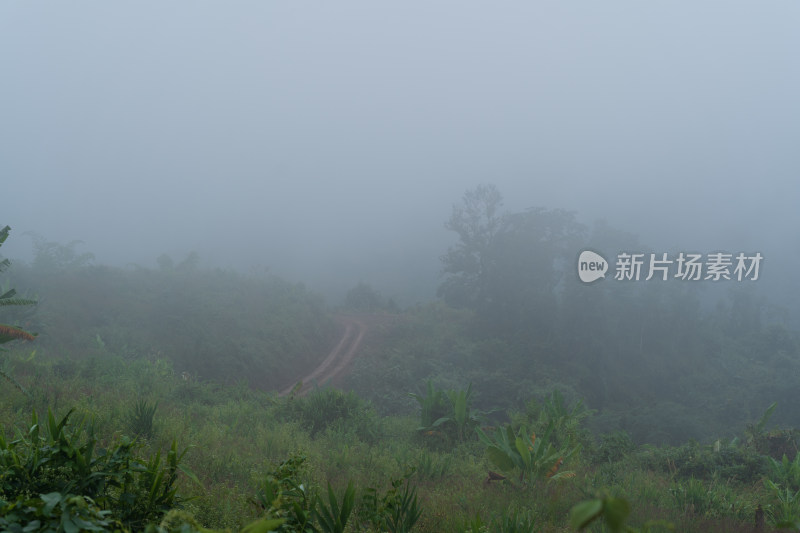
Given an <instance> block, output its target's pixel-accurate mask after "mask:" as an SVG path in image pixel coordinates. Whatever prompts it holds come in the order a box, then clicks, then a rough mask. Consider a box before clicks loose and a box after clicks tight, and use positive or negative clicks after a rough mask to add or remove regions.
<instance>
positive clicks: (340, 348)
mask: <svg viewBox="0 0 800 533" xmlns="http://www.w3.org/2000/svg"><path fill="white" fill-rule="evenodd" d="M336 320H337V321H339V322H340V323H341V324H343V325H344V332H343V333H342V338H341V339H340V340H339V342H338V344H336V346H335V347H334V348H333V350H331V352H330V353H329V354H328V356H327V357H325V359H324V360H323V361H322V362H321V363H320V364H319V366H317V368H315V369H314V370H312V371H311V373H309V374H308V375H306V376H304V377H303V378H302V379H300V380H299V382H300V387H299V388H298V389H297V390H296V391H295V395H296V396H303V395H305V394H306V393H307V392H308V391H310V390H311V389H312V388H314V386H315V384H317V383H324V382H326V381H329V380H331V379H333V378H335V377H336V376H338V375H339V374H341V373H342V371H343V370H344V369H345V368H346V367H347V365H348V364H350V362H351V361H352V360H353V357H355V355H356V352H358V348H359V347H360V346H361V341H362V340H364V334H365V333H366V332H367V326H366V325H365V324H364V322H363V321H361V320H360V319H358V318H355V317H351V316H338V317H336ZM297 386H298V383H297V382H295V384H293V385H290V386H288V387H286V388H285V389H283V390H282V391H280V392H279V393H278V396H287V395H288V394H290V393H291V392H292V391H293V390H294V389H295V387H297Z"/></svg>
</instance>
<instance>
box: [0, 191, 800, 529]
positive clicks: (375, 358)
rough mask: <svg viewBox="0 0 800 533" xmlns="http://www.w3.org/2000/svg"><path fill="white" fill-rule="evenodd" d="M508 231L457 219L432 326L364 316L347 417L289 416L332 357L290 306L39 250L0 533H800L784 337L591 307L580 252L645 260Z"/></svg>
mask: <svg viewBox="0 0 800 533" xmlns="http://www.w3.org/2000/svg"><path fill="white" fill-rule="evenodd" d="M501 206H502V198H501V197H500V195H499V192H498V191H497V190H496V189H494V188H492V187H481V188H478V189H476V190H475V191H472V192H469V193H468V194H467V195H466V196H465V198H464V203H463V205H461V206H456V208H455V209H454V212H453V215H452V217H451V219H450V220H449V222H448V227H449V228H450V229H452V230H454V231H455V232H456V233H457V234H458V237H459V242H458V243H457V245H456V246H455V247H453V248H452V249H451V250H450V251H449V252H447V254H446V255H445V256H444V258H443V261H444V267H445V274H446V275H447V277H446V279H445V281H444V283H443V284H442V287H441V295H442V297H443V301H440V302H435V303H430V304H426V305H418V306H416V307H415V308H412V309H407V310H405V311H403V312H400V311H399V310H398V309H397V308H396V307H395V306H394V305H393V304H391V302H390V301H389V300H386V299H384V298H383V297H382V296H381V295H380V293H379V292H378V291H376V290H375V289H373V288H372V287H370V286H369V285H366V284H359V285H358V286H356V287H355V288H354V289H352V290H351V291H350V292H349V293H348V295H347V301H346V309H347V310H348V311H357V312H359V313H361V315H360V317H363V318H364V321H365V323H369V324H370V327H369V328H368V332H367V335H366V340H365V341H364V343H363V345H362V348H361V350H360V353H359V357H358V358H356V360H355V361H354V363H353V364H352V367H351V368H350V369H349V372H348V374H349V375H348V378H347V380H346V382H345V384H344V385H345V386H344V389H345V390H339V389H336V388H331V387H325V388H317V389H314V390H312V391H311V392H310V393H308V394H307V395H304V396H302V395H299V393H297V391H295V393H292V394H290V395H288V396H286V397H279V396H277V395H276V393H275V391H277V390H284V389H285V388H286V386H287V385H288V384H291V383H296V382H297V378H298V376H302V375H304V374H305V373H306V372H307V371H308V369H310V368H313V367H314V366H316V365H317V364H319V362H320V361H321V360H322V359H323V358H324V357H325V355H327V353H328V351H329V350H330V348H331V347H332V346H333V345H335V344H336V342H337V340H338V338H339V333H340V332H339V331H337V327H336V323H337V321H336V320H334V318H335V317H333V316H331V314H330V311H329V310H327V309H326V307H325V306H324V305H323V302H322V301H321V299H320V298H319V297H318V296H316V295H315V294H313V293H312V292H310V291H309V290H307V289H306V288H305V287H303V286H302V285H298V284H290V283H287V282H285V281H283V280H281V279H279V278H276V277H274V276H261V275H258V276H242V275H239V274H234V273H231V272H226V271H221V270H204V269H201V268H200V267H199V266H198V258H197V256H196V255H194V254H190V255H189V256H188V257H187V258H186V259H185V260H183V261H180V262H177V264H176V262H174V261H173V260H172V259H171V258H169V257H167V256H162V257H161V258H159V260H158V264H159V268H158V269H156V270H150V269H146V268H140V267H135V268H126V269H120V268H111V267H101V266H96V265H93V264H92V258H91V255H90V254H81V253H78V252H76V251H75V246H76V244H75V243H71V244H70V245H67V246H61V245H57V244H55V243H47V242H46V241H44V240H43V239H37V240H36V241H35V243H34V248H35V250H36V257H35V260H34V261H33V262H32V263H31V264H30V265H18V266H16V268H15V269H14V271H13V274H14V277H13V278H9V279H8V280H2V281H3V286H4V289H3V290H2V291H0V293H2V294H0V304H1V305H2V306H3V311H4V312H8V316H9V317H10V320H9V324H15V325H13V326H12V325H6V324H3V325H0V333H1V334H2V335H4V336H3V337H0V343H4V344H7V345H8V346H9V347H10V349H9V350H8V351H6V352H4V353H3V362H2V363H3V366H2V367H1V370H2V376H3V377H5V378H6V380H8V381H10V382H11V383H13V384H14V385H15V386H14V387H2V388H0V529H2V530H9V531H23V530H24V531H78V530H95V531H151V532H172V531H186V532H190V531H208V530H223V531H224V530H228V531H247V532H253V533H255V532H266V531H292V532H343V533H344V532H362V531H363V532H384V531H392V532H395V531H397V532H400V531H403V532H405V531H421V532H422V531H428V532H437V533H438V532H460V531H473V532H484V531H491V532H494V531H500V532H512V531H526V532H530V531H537V532H538V531H542V532H563V531H570V530H591V531H604V530H607V531H612V532H615V531H627V532H644V531H666V530H674V531H685V532H694V531H696V532H714V531H720V532H722V531H724V532H736V531H750V530H751V529H752V528H753V527H756V528H761V529H762V530H765V531H766V528H767V527H770V526H772V527H786V528H794V529H796V530H797V529H800V496H799V495H800V453H798V449H800V447H799V446H798V436H800V434H799V433H798V430H796V429H793V428H794V427H798V426H800V419H798V416H800V412H798V411H797V408H796V403H795V402H793V401H792V400H794V398H795V392H794V391H795V388H796V376H797V375H798V373H800V357H799V356H800V352H799V351H798V346H800V343H799V342H798V340H799V339H798V335H797V333H796V332H794V331H791V330H789V329H787V328H786V327H785V326H784V325H783V324H781V323H776V322H770V321H768V320H767V319H766V316H765V315H764V312H763V309H764V304H763V302H760V301H759V300H758V299H757V298H755V297H754V296H753V295H752V294H751V293H748V292H747V291H742V290H737V291H732V292H731V293H730V294H729V295H727V296H726V298H728V300H723V301H722V303H720V304H719V305H716V306H709V305H702V306H701V305H700V303H701V302H700V301H699V300H698V297H697V296H696V295H695V294H693V293H692V292H691V291H688V290H686V289H685V285H675V286H673V285H670V287H669V290H666V289H665V287H664V286H661V285H646V284H641V285H639V286H636V287H634V286H631V285H624V284H617V285H613V284H605V285H592V286H590V287H587V286H579V285H577V284H576V282H575V280H573V279H571V278H569V277H568V276H565V266H564V265H566V264H568V263H569V261H572V259H573V258H572V257H571V255H570V254H571V253H572V252H573V251H574V250H575V249H577V248H579V247H584V246H585V247H595V248H598V249H601V248H604V247H610V248H611V249H617V248H620V249H631V247H632V246H638V244H637V243H636V242H635V239H634V238H633V237H631V236H629V235H625V234H622V233H620V232H616V231H614V230H612V229H610V228H607V227H605V226H603V225H602V224H599V225H597V226H596V227H594V228H592V229H591V230H589V229H588V228H583V227H581V226H580V225H578V224H577V223H576V222H575V219H574V217H573V215H572V214H570V213H566V212H563V211H558V210H555V211H548V210H541V209H531V210H526V211H524V212H521V213H502V212H501V211H500V208H501ZM7 236H8V228H6V229H5V230H3V233H0V244H2V242H3V241H4V240H5V238H6V237H7ZM7 266H8V261H7V260H4V261H3V262H2V263H0V270H3V271H4V270H5V269H6V267H7ZM11 284H13V285H14V286H16V287H28V288H34V287H35V288H36V290H37V291H38V292H39V293H40V294H42V295H43V297H42V299H41V304H40V305H38V306H37V307H36V309H35V313H31V312H30V311H32V310H31V309H29V308H28V305H29V304H31V303H33V300H32V299H28V298H21V299H20V298H16V296H15V295H16V293H15V292H14V291H13V289H10V288H8V287H10V285H11ZM726 302H727V303H726ZM707 303H708V302H705V304H707ZM389 312H391V314H390V313H389ZM367 313H375V314H373V315H372V316H369V317H367V316H366V314H367ZM29 328H30V329H35V330H36V331H39V333H40V335H39V336H38V337H37V338H36V342H37V345H36V350H35V351H30V350H29V349H27V350H23V347H24V344H22V343H20V342H16V343H14V342H11V341H12V340H32V339H33V335H32V334H30V333H27V329H29ZM12 376H13V378H12ZM21 391H24V392H26V394H22V393H21ZM699 405H703V406H704V407H703V409H699V408H698V407H697V406H699ZM31 412H33V413H34V414H33V415H32V417H31ZM45 412H46V413H48V415H47V420H45V421H43V422H41V423H40V421H39V418H38V416H37V415H36V413H45ZM748 421H752V422H750V423H748ZM178 442H180V443H181V445H182V446H181V447H179V446H178V444H177V443H178Z"/></svg>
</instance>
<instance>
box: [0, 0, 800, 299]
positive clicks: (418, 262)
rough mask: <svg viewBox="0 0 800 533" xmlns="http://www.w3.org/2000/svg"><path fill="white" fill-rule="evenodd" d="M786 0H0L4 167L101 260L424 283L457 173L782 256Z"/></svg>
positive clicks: (779, 270) (608, 216) (27, 217)
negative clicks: (197, 262) (194, 258)
mask: <svg viewBox="0 0 800 533" xmlns="http://www.w3.org/2000/svg"><path fill="white" fill-rule="evenodd" d="M798 23H800V5H798V4H796V3H788V2H775V3H766V4H765V3H753V2H724V3H706V4H702V5H698V4H697V3H695V2H678V3H675V2H670V3H649V2H648V3H633V2H610V3H609V2H604V3H602V4H591V3H556V2H537V3H528V2H511V3H504V4H491V3H485V2H436V3H422V2H403V3H399V2H398V3H376V2H346V3H323V4H313V5H311V4H307V3H296V2H236V3H218V2H198V1H194V2H186V1H179V2H169V3H163V2H137V3H135V4H119V3H105V2H102V3H101V2H81V3H69V4H66V3H56V2H21V1H8V2H3V3H2V4H0V66H2V83H0V183H1V184H2V189H1V190H2V198H3V205H2V217H0V224H2V225H5V224H8V225H10V226H11V227H12V230H13V233H12V238H10V239H9V240H8V242H7V244H6V245H5V246H4V248H3V253H4V255H6V256H8V257H12V258H20V259H21V260H25V259H26V258H28V257H30V239H28V238H25V237H23V234H24V233H25V232H35V233H37V234H39V235H42V236H43V237H44V238H46V239H47V240H51V241H59V242H69V241H72V240H76V239H79V240H81V241H83V242H84V244H83V245H82V246H81V250H85V251H90V252H92V253H94V254H95V256H96V260H97V262H99V263H107V264H113V265H126V264H130V263H136V264H140V265H144V266H148V267H150V266H155V261H156V258H157V257H158V256H159V255H160V254H162V253H168V254H170V255H172V256H173V257H175V258H176V259H180V258H182V257H183V256H185V255H186V254H187V253H189V252H190V251H197V252H198V253H199V254H200V256H201V258H202V260H203V262H204V263H205V264H207V265H212V266H222V267H231V268H236V269H238V270H241V271H248V270H253V269H256V270H263V269H269V270H270V271H271V272H274V273H277V274H279V275H282V276H286V277H287V278H289V279H292V280H295V281H303V282H305V283H307V284H308V285H309V286H311V287H314V288H318V289H319V290H321V291H323V292H327V293H330V294H335V293H336V292H337V291H338V292H339V293H341V292H342V291H344V290H346V289H347V288H348V287H350V286H352V285H353V284H354V283H356V282H358V281H365V282H368V283H372V284H374V285H375V286H376V287H379V288H380V289H381V290H384V291H385V292H386V293H388V294H393V295H396V296H400V299H401V301H403V302H404V303H413V302H414V301H415V300H419V299H424V298H432V297H434V294H435V287H436V285H437V284H438V282H439V281H440V278H439V270H440V268H441V265H440V262H439V258H440V256H441V255H442V253H443V252H444V251H445V250H446V249H447V247H448V246H449V245H450V244H451V243H452V242H453V241H454V240H455V237H454V236H453V235H451V234H450V233H448V232H447V230H446V229H445V228H444V222H445V220H446V219H447V217H448V216H449V214H450V211H451V209H452V206H453V204H454V203H457V202H459V201H460V199H461V197H462V195H463V194H464V192H465V191H466V190H467V189H470V188H473V187H475V186H476V185H478V184H481V183H492V184H495V185H496V186H497V187H498V189H499V190H500V191H501V192H502V193H503V195H504V197H505V205H506V207H507V208H508V209H510V210H522V209H525V208H527V207H531V206H544V207H548V208H565V209H569V210H574V211H576V212H577V213H578V218H579V219H580V220H581V221H582V222H584V223H586V224H587V225H590V224H591V223H592V222H593V221H595V220H596V219H605V220H607V221H608V223H609V224H611V225H612V226H614V227H617V228H619V229H622V230H625V231H629V232H631V233H636V234H638V235H639V236H640V238H641V241H642V242H644V243H647V245H648V246H650V247H651V248H653V249H655V250H657V251H668V249H675V248H677V249H686V250H690V249H691V250H701V251H704V252H705V251H715V250H727V251H729V252H732V253H735V252H739V251H751V252H752V251H761V252H762V253H763V254H764V256H765V260H764V271H763V274H762V276H763V279H762V281H763V287H764V289H763V290H765V291H767V290H768V291H769V292H771V293H774V295H775V296H776V297H777V298H779V299H780V298H782V299H783V301H784V302H785V303H791V301H792V297H791V295H792V294H796V293H797V292H796V291H797V289H798V283H797V281H795V279H794V277H793V272H792V269H793V268H794V265H796V264H797V262H798V260H800V242H799V241H798V236H797V235H798V233H797V228H798V215H797V214H796V210H795V206H796V203H797V201H798V199H799V198H800V185H799V184H798V180H797V176H798V170H800V151H798V150H797V144H798V139H800V104H798V99H797V94H800V63H798V60H797V51H798V50H800V33H798V32H797V27H798Z"/></svg>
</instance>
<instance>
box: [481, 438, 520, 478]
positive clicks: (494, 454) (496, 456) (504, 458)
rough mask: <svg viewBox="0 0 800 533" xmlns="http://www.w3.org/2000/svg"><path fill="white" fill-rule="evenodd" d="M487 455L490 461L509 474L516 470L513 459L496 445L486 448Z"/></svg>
mask: <svg viewBox="0 0 800 533" xmlns="http://www.w3.org/2000/svg"><path fill="white" fill-rule="evenodd" d="M486 455H487V456H488V457H489V461H490V462H491V463H492V464H493V465H494V466H496V467H497V468H499V469H500V470H503V471H506V472H508V471H509V470H513V469H514V461H513V460H512V459H511V457H509V456H508V454H507V453H506V452H504V451H503V450H501V449H500V448H498V447H497V446H495V445H494V444H492V445H490V446H487V447H486Z"/></svg>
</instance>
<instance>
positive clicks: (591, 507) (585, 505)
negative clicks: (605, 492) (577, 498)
mask: <svg viewBox="0 0 800 533" xmlns="http://www.w3.org/2000/svg"><path fill="white" fill-rule="evenodd" d="M602 513H603V500H598V499H594V500H586V501H585V502H581V503H579V504H577V505H576V506H574V507H573V508H572V510H571V511H570V513H569V524H570V526H572V528H573V529H577V530H582V529H584V528H585V527H586V526H588V525H589V524H591V523H592V521H593V520H594V519H596V518H597V517H598V516H600V515H601V514H602Z"/></svg>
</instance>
